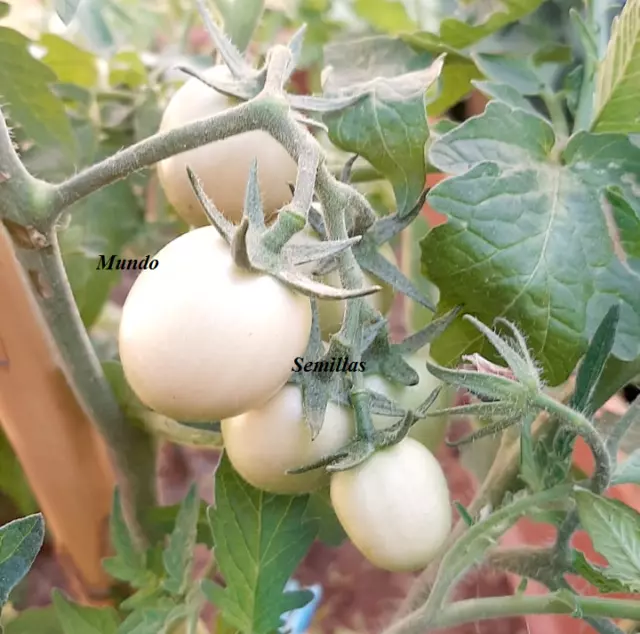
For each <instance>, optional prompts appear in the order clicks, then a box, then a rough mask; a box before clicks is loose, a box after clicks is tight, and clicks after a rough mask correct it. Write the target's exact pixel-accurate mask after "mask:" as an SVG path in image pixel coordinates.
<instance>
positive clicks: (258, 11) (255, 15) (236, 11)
mask: <svg viewBox="0 0 640 634" xmlns="http://www.w3.org/2000/svg"><path fill="white" fill-rule="evenodd" d="M214 2H215V4H216V6H217V7H218V10H219V11H220V13H221V14H222V19H223V21H224V32H225V33H226V34H227V36H228V37H229V39H230V40H231V41H232V42H233V44H235V46H236V48H237V49H238V50H239V51H240V52H243V51H244V50H245V49H246V48H247V46H248V45H249V43H250V42H251V38H252V37H253V34H254V32H255V30H256V28H257V26H258V24H259V23H260V18H261V17H262V14H263V11H264V0H214ZM240 5H241V7H240Z"/></svg>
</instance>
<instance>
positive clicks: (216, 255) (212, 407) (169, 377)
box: [119, 227, 311, 422]
mask: <svg viewBox="0 0 640 634" xmlns="http://www.w3.org/2000/svg"><path fill="white" fill-rule="evenodd" d="M155 259H156V260H158V266H157V267H156V268H155V269H154V270H146V271H143V272H142V273H141V274H140V276H139V277H138V278H137V280H136V281H135V283H134V285H133V287H132V288H131V291H130V292H129V295H128V296H127V299H126V301H125V304H124V307H123V309H122V320H121V322H120V332H119V349H120V359H121V361H122V367H123V370H124V374H125V376H126V378H127V381H128V382H129V384H130V386H131V388H132V389H133V391H134V392H135V393H136V394H137V396H138V398H139V399H140V400H141V401H142V402H143V403H144V404H145V405H147V406H148V407H149V408H151V409H152V410H155V411H156V412H158V413H160V414H164V415H165V416H168V417H170V418H174V419H176V420H180V421H188V422H197V421H215V420H221V419H223V418H228V417H230V416H236V415H238V414H240V413H242V412H245V411H248V410H250V409H252V408H255V407H258V406H260V405H262V404H263V403H266V402H267V401H268V400H269V399H270V398H271V397H272V396H273V395H274V394H275V393H276V392H277V391H278V390H279V389H280V388H281V387H282V386H283V385H284V384H285V383H286V382H287V380H288V379H289V376H290V375H291V366H292V362H293V359H295V357H297V356H300V355H302V354H303V353H304V351H305V349H306V347H307V343H308V341H309V335H310V330H311V303H310V301H309V299H308V298H307V297H305V296H303V295H300V294H298V293H296V292H294V291H292V290H291V289H289V288H287V287H286V286H284V285H283V284H281V283H280V282H279V281H277V280H276V279H274V278H273V277H271V276H269V275H261V274H256V273H253V272H248V271H246V270H243V269H240V268H238V267H237V266H236V265H235V263H234V262H233V260H232V258H231V253H230V250H229V247H228V245H227V244H226V242H225V241H224V240H223V239H222V238H221V237H220V235H219V234H218V232H217V231H216V229H215V228H214V227H201V228H199V229H194V230H193V231H190V232H188V233H185V234H183V235H181V236H180V237H178V238H176V239H175V240H173V241H172V242H170V243H169V244H168V245H167V246H165V247H164V248H163V249H162V250H161V251H160V252H159V253H158V254H157V255H156V256H155Z"/></svg>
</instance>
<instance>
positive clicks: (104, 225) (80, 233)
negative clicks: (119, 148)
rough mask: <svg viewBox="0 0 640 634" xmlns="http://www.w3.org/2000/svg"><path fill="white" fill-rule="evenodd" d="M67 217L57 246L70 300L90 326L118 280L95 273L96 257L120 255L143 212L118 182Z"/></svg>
mask: <svg viewBox="0 0 640 634" xmlns="http://www.w3.org/2000/svg"><path fill="white" fill-rule="evenodd" d="M101 154H102V153H99V154H98V156H100V155H101ZM71 214H72V216H71V223H70V225H69V227H68V228H67V229H66V230H65V231H64V232H62V233H61V234H60V246H61V249H62V256H63V260H64V263H65V268H66V271H67V275H68V277H69V282H70V283H71V289H72V291H73V296H74V299H75V300H76V303H77V304H78V309H79V310H80V315H81V316H82V320H83V322H84V324H85V326H86V327H90V326H91V325H92V324H93V323H94V322H95V320H96V319H97V318H98V316H99V315H100V312H101V310H102V307H103V306H104V304H105V302H106V301H107V299H108V298H109V294H110V292H111V290H112V289H113V288H114V286H116V285H117V283H118V281H119V280H120V271H117V270H108V269H100V270H98V268H97V267H98V261H99V256H100V255H105V257H106V258H107V259H109V257H110V256H111V255H116V257H120V256H121V254H122V251H123V249H124V247H125V246H126V245H128V244H129V243H131V242H132V241H133V240H134V239H135V237H136V235H137V233H138V231H139V230H140V229H141V227H143V226H144V218H143V211H142V209H141V208H140V205H139V203H138V200H137V198H136V197H135V195H134V193H133V191H132V185H131V183H130V182H128V181H121V182H118V183H114V184H113V185H110V186H109V187H106V188H104V189H101V190H99V191H97V192H95V193H94V194H93V195H92V196H91V197H90V198H86V199H84V200H82V201H80V202H78V203H76V204H75V205H74V206H73V207H72V209H71Z"/></svg>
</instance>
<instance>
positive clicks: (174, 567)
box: [162, 484, 200, 594]
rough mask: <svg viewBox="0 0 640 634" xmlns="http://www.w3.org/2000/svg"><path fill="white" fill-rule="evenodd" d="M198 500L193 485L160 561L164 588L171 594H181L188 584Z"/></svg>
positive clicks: (194, 543)
mask: <svg viewBox="0 0 640 634" xmlns="http://www.w3.org/2000/svg"><path fill="white" fill-rule="evenodd" d="M199 506H200V500H199V497H198V489H197V487H196V485H195V484H193V485H192V486H191V488H190V489H189V492H188V493H187V495H186V497H185V498H184V500H183V501H182V504H181V505H180V511H179V512H178V516H177V518H176V524H175V527H174V529H173V532H172V533H171V536H170V537H169V543H168V545H167V547H166V549H165V551H164V553H163V556H162V560H163V562H164V569H165V571H166V572H167V578H166V579H165V581H164V587H165V588H166V589H167V590H168V591H169V592H171V593H173V594H183V593H184V592H185V591H186V589H187V585H188V583H189V579H190V575H191V568H192V565H193V551H194V549H195V545H196V537H197V522H198V511H199Z"/></svg>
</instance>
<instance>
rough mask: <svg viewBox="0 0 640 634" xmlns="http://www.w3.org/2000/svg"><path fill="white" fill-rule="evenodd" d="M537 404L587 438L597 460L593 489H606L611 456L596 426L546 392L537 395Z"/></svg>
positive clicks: (599, 491)
mask: <svg viewBox="0 0 640 634" xmlns="http://www.w3.org/2000/svg"><path fill="white" fill-rule="evenodd" d="M536 404H537V405H539V406H541V407H543V408H544V409H545V410H547V411H548V412H550V413H552V414H555V415H556V416H558V417H559V418H561V419H562V420H564V421H565V422H567V423H569V425H570V426H571V428H572V429H573V431H575V433H577V434H578V435H580V436H582V437H583V438H584V439H585V441H586V443H587V444H588V445H589V448H590V449H591V451H592V452H593V457H594V458H595V461H596V466H595V471H594V475H593V478H592V481H591V489H592V490H593V491H594V493H601V492H602V491H604V490H605V489H606V488H607V487H608V486H609V482H610V480H611V456H610V455H609V452H608V451H607V447H606V445H605V444H604V442H603V440H602V438H601V437H600V434H599V433H598V432H597V431H596V429H595V427H594V426H593V425H592V424H591V422H590V421H589V420H588V419H587V418H585V417H584V416H583V415H582V414H581V413H580V412H577V411H576V410H574V409H572V408H571V407H568V406H567V405H564V404H563V403H560V402H558V401H556V400H555V399H553V398H551V397H550V396H547V395H546V394H539V395H538V396H537V397H536Z"/></svg>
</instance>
